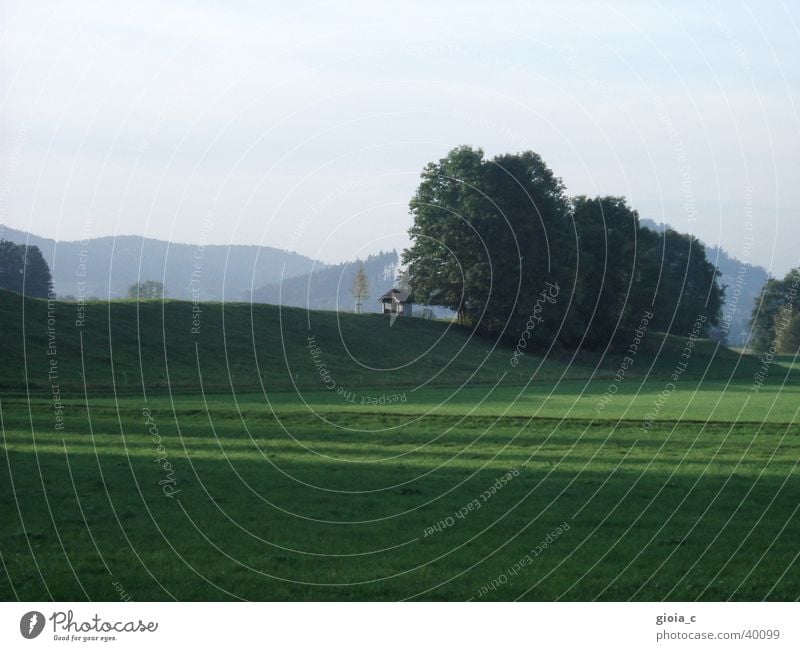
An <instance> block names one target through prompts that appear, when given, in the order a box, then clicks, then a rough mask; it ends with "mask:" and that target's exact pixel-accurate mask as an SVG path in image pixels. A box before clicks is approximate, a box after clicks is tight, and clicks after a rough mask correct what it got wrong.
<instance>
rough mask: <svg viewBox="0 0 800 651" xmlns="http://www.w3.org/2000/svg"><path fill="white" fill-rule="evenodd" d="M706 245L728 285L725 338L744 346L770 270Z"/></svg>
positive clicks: (655, 227) (647, 223)
mask: <svg viewBox="0 0 800 651" xmlns="http://www.w3.org/2000/svg"><path fill="white" fill-rule="evenodd" d="M639 223H640V224H641V225H642V226H643V227H644V228H648V229H650V230H652V231H657V232H662V231H663V230H664V228H665V227H667V228H668V227H669V225H668V224H666V225H665V224H659V223H658V222H655V221H653V220H652V219H640V220H639ZM705 247H706V257H707V258H708V260H709V262H711V263H712V264H715V265H716V266H717V269H718V270H719V272H720V274H721V276H720V279H719V282H720V284H721V285H725V286H726V287H727V288H726V290H725V303H724V304H723V306H722V315H723V322H727V323H728V324H729V325H728V332H727V335H726V342H727V344H728V345H729V346H744V345H745V343H746V342H747V337H748V335H749V334H750V314H751V313H752V311H753V306H754V305H755V302H756V300H758V297H759V296H760V294H761V288H762V287H763V286H764V283H765V282H767V279H768V278H769V273H768V272H767V270H766V269H764V267H759V266H757V265H752V264H749V263H747V262H742V261H741V260H737V259H736V258H734V257H733V256H731V255H729V254H728V253H727V252H726V251H725V250H723V249H721V248H719V247H717V246H708V245H707V244H706V245H705Z"/></svg>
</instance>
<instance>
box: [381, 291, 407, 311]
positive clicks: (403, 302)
mask: <svg viewBox="0 0 800 651" xmlns="http://www.w3.org/2000/svg"><path fill="white" fill-rule="evenodd" d="M378 302H379V303H380V304H381V313H382V314H393V315H395V316H411V307H412V305H413V299H412V298H411V296H409V295H408V294H406V293H405V292H404V291H403V290H402V289H390V290H389V291H388V292H386V293H385V294H384V295H383V296H381V297H380V298H379V299H378Z"/></svg>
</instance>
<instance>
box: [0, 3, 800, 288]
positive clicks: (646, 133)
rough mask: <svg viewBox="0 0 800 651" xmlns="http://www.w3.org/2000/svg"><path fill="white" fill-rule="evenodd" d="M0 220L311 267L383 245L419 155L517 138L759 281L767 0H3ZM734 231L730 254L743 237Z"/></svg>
mask: <svg viewBox="0 0 800 651" xmlns="http://www.w3.org/2000/svg"><path fill="white" fill-rule="evenodd" d="M0 11H1V12H2V15H0V29H2V30H3V32H2V36H1V37H0V38H2V42H1V44H0V53H2V64H1V66H2V67H0V97H2V99H0V102H2V103H1V104H0V143H1V144H2V154H1V155H0V165H1V166H2V168H1V169H0V172H2V177H1V180H0V223H5V224H7V225H9V226H12V227H15V228H19V229H23V230H30V231H32V232H35V233H36V234H39V235H45V236H49V237H55V238H58V239H81V238H82V237H84V236H86V235H90V236H99V235H110V234H129V233H137V234H144V235H147V236H151V237H157V238H161V239H171V240H175V241H183V242H197V243H202V242H209V243H211V242H213V243H253V244H266V245H271V246H277V247H282V248H289V249H292V250H296V251H298V252H300V253H303V254H305V255H309V256H311V257H314V258H318V259H321V260H324V261H326V262H335V261H340V260H343V259H349V258H353V257H355V256H358V255H364V254H367V253H370V252H374V251H377V250H378V249H381V248H383V249H387V248H392V247H397V248H401V247H403V246H405V245H406V244H407V235H406V231H407V229H408V227H409V225H410V217H409V215H408V200H409V198H410V197H411V195H412V193H413V191H414V189H415V187H416V185H417V182H418V177H419V173H420V171H421V169H422V167H423V165H424V164H425V163H426V162H428V161H430V160H434V159H438V158H440V157H442V156H444V155H445V154H446V153H447V151H448V150H449V149H451V148H452V147H454V146H456V145H459V144H472V145H477V146H481V147H483V148H484V150H485V151H486V153H487V154H489V155H494V154H497V153H502V152H507V151H519V150H523V149H532V150H534V151H537V152H538V153H539V154H541V155H542V157H543V158H544V160H545V161H546V162H547V163H548V165H550V167H552V168H553V170H554V171H555V173H556V174H557V175H558V176H560V177H562V178H563V180H564V182H565V184H566V185H567V188H568V190H569V192H570V193H571V194H615V195H625V196H626V197H628V199H629V201H630V203H631V204H632V205H633V207H635V208H637V209H638V210H639V212H640V214H641V215H642V216H643V217H650V218H652V219H655V220H657V221H666V222H669V223H671V224H673V225H674V226H676V227H677V228H678V229H679V230H683V231H687V232H693V233H695V234H696V235H698V236H699V237H700V238H701V239H703V240H705V241H706V242H708V243H710V244H716V243H721V244H722V246H723V247H724V248H726V249H728V250H729V251H730V252H731V253H732V254H733V255H735V256H737V257H740V258H747V259H749V261H751V262H755V263H758V264H762V265H764V266H766V267H768V268H770V269H771V270H772V271H773V272H774V273H776V274H780V275H782V274H783V273H784V272H785V271H786V270H787V269H788V268H789V267H791V266H796V265H798V264H800V246H799V244H800V212H799V211H798V206H800V114H799V113H798V89H800V29H798V25H799V24H800V10H798V5H797V3H789V2H785V3H784V2H774V3H771V2H749V3H739V2H735V1H734V2H712V3H703V2H685V3H684V2H669V3H657V2H656V3H643V2H638V1H636V2H615V3H602V2H592V3H585V4H584V3H570V2H563V1H559V2H547V3H538V2H488V1H484V2H464V1H462V0H459V1H458V2H455V1H454V2H431V1H430V0H428V1H426V2H402V3H392V5H390V4H389V3H376V2H350V1H347V2H342V1H341V0H340V1H338V2H319V3H304V2H284V3H274V2H236V1H226V2H216V3H211V2H171V3H162V2H148V1H139V0H137V2H125V3H122V2H105V1H98V2H85V1H83V0H71V1H69V2H61V3H55V2H54V3H43V2H37V1H35V0H33V1H29V0H25V1H24V2H22V1H17V2H7V1H4V2H2V10H0ZM749 230H752V235H753V236H754V238H755V241H754V244H753V246H752V247H751V248H748V245H747V240H746V237H747V235H748V231H749Z"/></svg>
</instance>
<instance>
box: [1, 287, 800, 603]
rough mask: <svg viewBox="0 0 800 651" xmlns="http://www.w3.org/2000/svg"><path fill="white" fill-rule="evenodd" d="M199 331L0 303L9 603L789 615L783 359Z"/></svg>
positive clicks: (274, 314) (791, 570)
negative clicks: (312, 604)
mask: <svg viewBox="0 0 800 651" xmlns="http://www.w3.org/2000/svg"><path fill="white" fill-rule="evenodd" d="M200 308H201V310H202V312H201V313H200V314H199V316H198V314H197V312H196V311H195V313H194V314H193V312H192V309H193V306H192V304H191V303H182V302H177V301H167V302H165V303H161V302H160V301H155V302H142V303H139V304H137V303H133V302H125V301H120V302H114V303H111V304H109V303H92V304H89V305H88V306H87V307H86V311H85V314H83V320H82V321H81V320H79V319H76V309H77V307H76V306H75V305H74V304H67V303H55V304H50V305H49V306H48V304H47V302H46V301H34V300H29V299H24V300H23V299H22V298H21V297H19V296H16V295H12V294H9V293H0V323H1V324H2V330H1V331H0V355H1V357H2V359H3V365H2V370H0V426H1V427H2V457H3V458H2V459H0V467H1V468H0V489H2V492H3V495H4V496H5V499H4V500H3V501H2V505H0V516H1V519H0V521H2V523H3V526H2V528H0V556H1V558H0V560H2V563H0V596H2V598H3V599H5V600H11V599H20V600H30V601H34V600H48V599H57V600H116V599H119V598H125V599H131V600H171V599H179V600H238V599H247V600H398V599H411V600H476V601H481V600H504V601H505V600H516V599H521V600H614V601H616V600H762V599H767V600H796V599H798V598H800V561H799V557H800V543H799V542H798V541H800V518H798V509H800V477H799V476H798V467H797V466H798V460H800V426H798V409H799V408H800V382H798V378H800V375H799V374H800V368H798V365H797V363H796V360H794V359H793V358H789V357H781V358H777V359H775V360H772V362H771V363H770V364H769V365H767V368H766V373H764V362H763V360H761V359H759V358H757V357H755V356H750V355H744V354H740V353H738V352H734V351H731V350H728V349H726V348H722V347H718V346H716V345H715V344H713V343H711V342H709V341H704V340H698V341H697V342H695V343H694V345H693V346H692V348H691V354H690V355H689V357H688V359H687V358H683V359H685V360H686V365H685V368H684V369H683V370H681V372H680V374H679V375H678V377H677V379H675V377H673V376H674V375H675V369H676V364H677V363H678V362H679V361H680V360H681V359H682V358H681V354H682V352H683V351H685V350H686V346H687V342H686V341H685V340H682V339H680V338H676V337H665V336H664V335H662V334H660V333H655V332H652V333H647V335H646V336H645V340H644V342H643V344H642V347H641V349H640V350H639V351H638V352H637V353H636V355H635V356H634V357H633V362H632V364H626V363H625V362H624V360H623V357H624V355H619V354H611V353H608V354H605V355H604V354H602V353H596V354H588V353H583V354H581V355H578V356H574V355H572V354H571V353H569V352H566V351H559V350H551V351H537V353H536V354H535V355H534V354H533V353H530V354H529V353H527V352H526V354H525V355H524V357H523V358H522V362H521V364H520V365H519V367H516V368H514V367H512V366H511V364H510V363H509V360H510V359H511V356H512V352H513V349H512V348H509V347H505V346H500V345H493V344H492V342H489V341H486V340H483V339H479V338H475V337H473V336H471V333H470V332H469V330H467V329H464V328H461V327H458V326H455V325H452V324H447V323H439V322H431V321H424V320H422V319H406V320H404V319H398V320H397V321H396V322H395V323H394V324H393V325H391V326H390V323H389V320H388V319H385V318H383V317H380V316H377V315H363V316H361V315H360V316H355V315H345V314H336V313H324V312H306V311H303V310H296V309H288V308H278V307H273V306H265V305H258V306H251V305H245V304H240V305H235V304H228V305H225V306H224V307H223V306H221V305H214V304H201V305H200ZM48 319H50V320H51V323H50V326H51V329H48ZM76 321H77V322H76ZM622 338H623V340H624V339H625V333H623V335H622ZM51 360H55V362H52V361H51ZM623 364H626V366H627V368H626V369H625V372H624V374H621V373H620V368H621V365H623ZM53 369H55V373H54V372H53ZM759 373H762V376H761V379H760V380H758V381H756V379H755V378H756V376H757V374H759Z"/></svg>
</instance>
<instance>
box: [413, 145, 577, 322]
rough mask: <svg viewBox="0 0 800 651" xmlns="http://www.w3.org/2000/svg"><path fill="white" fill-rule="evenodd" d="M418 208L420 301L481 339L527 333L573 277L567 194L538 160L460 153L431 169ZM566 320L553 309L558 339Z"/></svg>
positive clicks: (470, 150)
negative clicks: (541, 305)
mask: <svg viewBox="0 0 800 651" xmlns="http://www.w3.org/2000/svg"><path fill="white" fill-rule="evenodd" d="M410 209H411V214H412V216H413V219H414V222H413V225H412V227H411V229H410V231H409V233H410V235H411V239H412V246H411V248H410V249H408V250H406V251H405V252H404V254H403V262H404V263H406V264H407V265H408V271H409V274H410V276H411V277H412V278H413V279H414V294H415V297H416V299H417V300H418V301H420V302H423V303H427V304H430V305H443V306H446V307H449V308H450V309H452V310H455V311H456V312H457V313H458V315H459V317H460V318H461V319H462V320H463V321H466V322H469V323H470V324H472V325H473V326H474V327H476V328H477V329H478V330H480V331H483V332H486V333H490V334H496V335H502V334H509V335H511V336H514V335H518V334H519V333H518V332H516V331H517V330H518V329H519V327H520V325H521V324H524V323H525V321H526V320H527V319H528V318H529V316H530V313H531V310H532V309H533V305H534V303H535V300H536V295H537V294H538V292H539V291H541V290H542V289H543V288H544V285H545V282H552V283H558V282H559V281H561V282H565V281H568V280H569V278H570V277H571V276H570V272H569V269H570V247H569V244H567V242H568V239H567V235H568V224H569V219H568V217H569V204H568V201H567V199H566V196H565V194H564V187H563V185H562V183H561V181H560V179H557V178H556V177H555V176H554V175H553V173H552V172H551V170H550V169H549V168H548V167H547V166H546V165H545V164H544V162H543V161H542V159H541V158H540V157H539V156H538V155H537V154H535V153H533V152H523V153H520V154H508V155H503V156H497V157H495V158H494V159H492V160H486V159H485V158H484V154H483V151H482V150H480V149H474V148H471V147H458V148H456V149H454V150H452V151H451V152H450V153H449V154H448V155H447V156H446V157H445V158H443V159H441V160H439V161H438V162H433V163H429V164H428V165H427V166H426V167H425V169H424V170H423V173H422V180H421V182H420V185H419V187H418V189H417V192H416V194H415V195H414V197H413V199H412V200H411V204H410ZM548 307H549V306H548ZM560 321H561V318H560V314H559V312H558V311H557V310H556V309H555V308H552V314H551V315H550V319H549V326H550V330H549V332H550V334H551V335H552V333H553V332H555V331H556V330H557V326H558V325H559V323H560ZM544 331H545V330H544V329H543V328H540V329H539V330H538V331H537V332H538V333H539V334H540V335H541V334H542V333H543V332H544Z"/></svg>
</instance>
